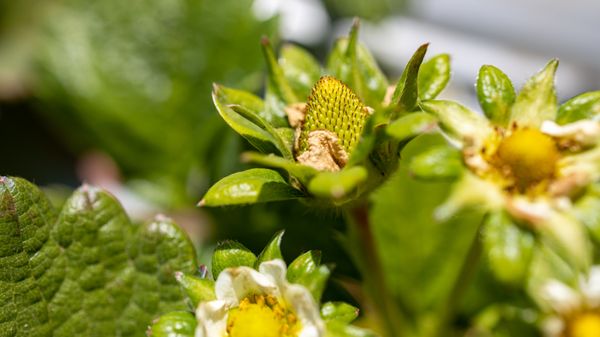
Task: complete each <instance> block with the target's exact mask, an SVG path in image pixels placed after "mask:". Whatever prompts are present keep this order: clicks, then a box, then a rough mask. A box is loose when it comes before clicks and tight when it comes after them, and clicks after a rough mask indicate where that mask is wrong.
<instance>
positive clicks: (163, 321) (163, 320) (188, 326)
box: [148, 311, 198, 337]
mask: <svg viewBox="0 0 600 337" xmlns="http://www.w3.org/2000/svg"><path fill="white" fill-rule="evenodd" d="M196 325H198V322H197V321H196V317H195V316H194V315H193V314H192V313H190V312H187V311H173V312H170V313H168V314H165V315H162V316H160V317H159V318H158V319H156V320H155V321H154V322H152V325H151V326H150V327H149V328H148V336H151V337H194V334H195V332H196Z"/></svg>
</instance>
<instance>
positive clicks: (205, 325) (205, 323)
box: [195, 300, 230, 337]
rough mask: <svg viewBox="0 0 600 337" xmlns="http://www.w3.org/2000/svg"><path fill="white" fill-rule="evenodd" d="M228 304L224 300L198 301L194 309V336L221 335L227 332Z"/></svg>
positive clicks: (213, 336)
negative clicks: (196, 323)
mask: <svg viewBox="0 0 600 337" xmlns="http://www.w3.org/2000/svg"><path fill="white" fill-rule="evenodd" d="M229 308H230V305H229V304H228V303H227V302H226V301H219V300H216V301H210V302H203V303H200V305H199V306H198V309H197V310H196V319H197V320H198V326H197V327H196V335H195V337H223V336H225V333H226V332H227V313H228V312H229Z"/></svg>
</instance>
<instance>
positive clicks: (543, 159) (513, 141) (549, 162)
mask: <svg viewBox="0 0 600 337" xmlns="http://www.w3.org/2000/svg"><path fill="white" fill-rule="evenodd" d="M496 154H497V159H498V165H497V166H499V168H500V170H501V171H502V172H503V173H504V174H505V175H506V176H507V177H509V178H510V179H511V180H512V183H513V184H514V185H515V187H516V188H517V189H518V190H519V191H521V192H523V191H524V190H526V189H528V188H529V187H532V186H534V185H536V184H538V183H539V182H542V181H544V180H546V179H551V178H552V177H553V176H554V173H555V171H556V163H557V161H558V159H559V157H560V153H559V151H558V149H557V147H556V143H555V142H554V140H553V139H552V138H551V137H549V136H547V135H545V134H543V133H541V132H540V131H538V130H536V129H529V128H526V129H517V130H515V131H514V132H513V133H512V134H511V135H510V136H508V137H506V138H504V139H503V140H502V141H501V142H500V145H499V146H498V150H497V152H496Z"/></svg>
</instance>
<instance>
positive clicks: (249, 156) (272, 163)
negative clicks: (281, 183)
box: [242, 152, 319, 185]
mask: <svg viewBox="0 0 600 337" xmlns="http://www.w3.org/2000/svg"><path fill="white" fill-rule="evenodd" d="M242 160H243V161H245V162H250V163H255V164H259V165H265V166H269V167H272V168H278V169H283V170H285V171H287V173H289V174H290V175H291V176H293V177H295V178H297V179H298V180H299V181H300V182H301V183H302V184H303V185H308V182H309V181H310V180H311V179H312V178H313V177H314V176H315V175H317V174H319V171H317V170H316V169H315V168H313V167H310V166H306V165H302V164H298V163H297V162H295V161H291V160H287V159H285V158H281V157H278V156H275V155H264V154H261V153H256V152H245V153H243V154H242Z"/></svg>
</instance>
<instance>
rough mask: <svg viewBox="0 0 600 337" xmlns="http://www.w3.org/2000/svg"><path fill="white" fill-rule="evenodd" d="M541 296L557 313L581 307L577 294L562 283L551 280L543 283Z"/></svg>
mask: <svg viewBox="0 0 600 337" xmlns="http://www.w3.org/2000/svg"><path fill="white" fill-rule="evenodd" d="M541 295H542V298H543V300H544V301H546V302H547V303H548V304H549V305H550V306H551V307H552V309H553V310H554V311H556V312H557V313H561V314H562V313H569V312H571V311H573V310H576V309H577V308H580V307H581V300H580V297H579V295H578V294H577V293H576V292H575V291H574V290H573V289H571V288H570V287H569V286H567V285H565V284H564V283H562V282H560V281H557V280H551V281H548V282H547V283H546V284H544V285H543V288H542V294H541Z"/></svg>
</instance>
